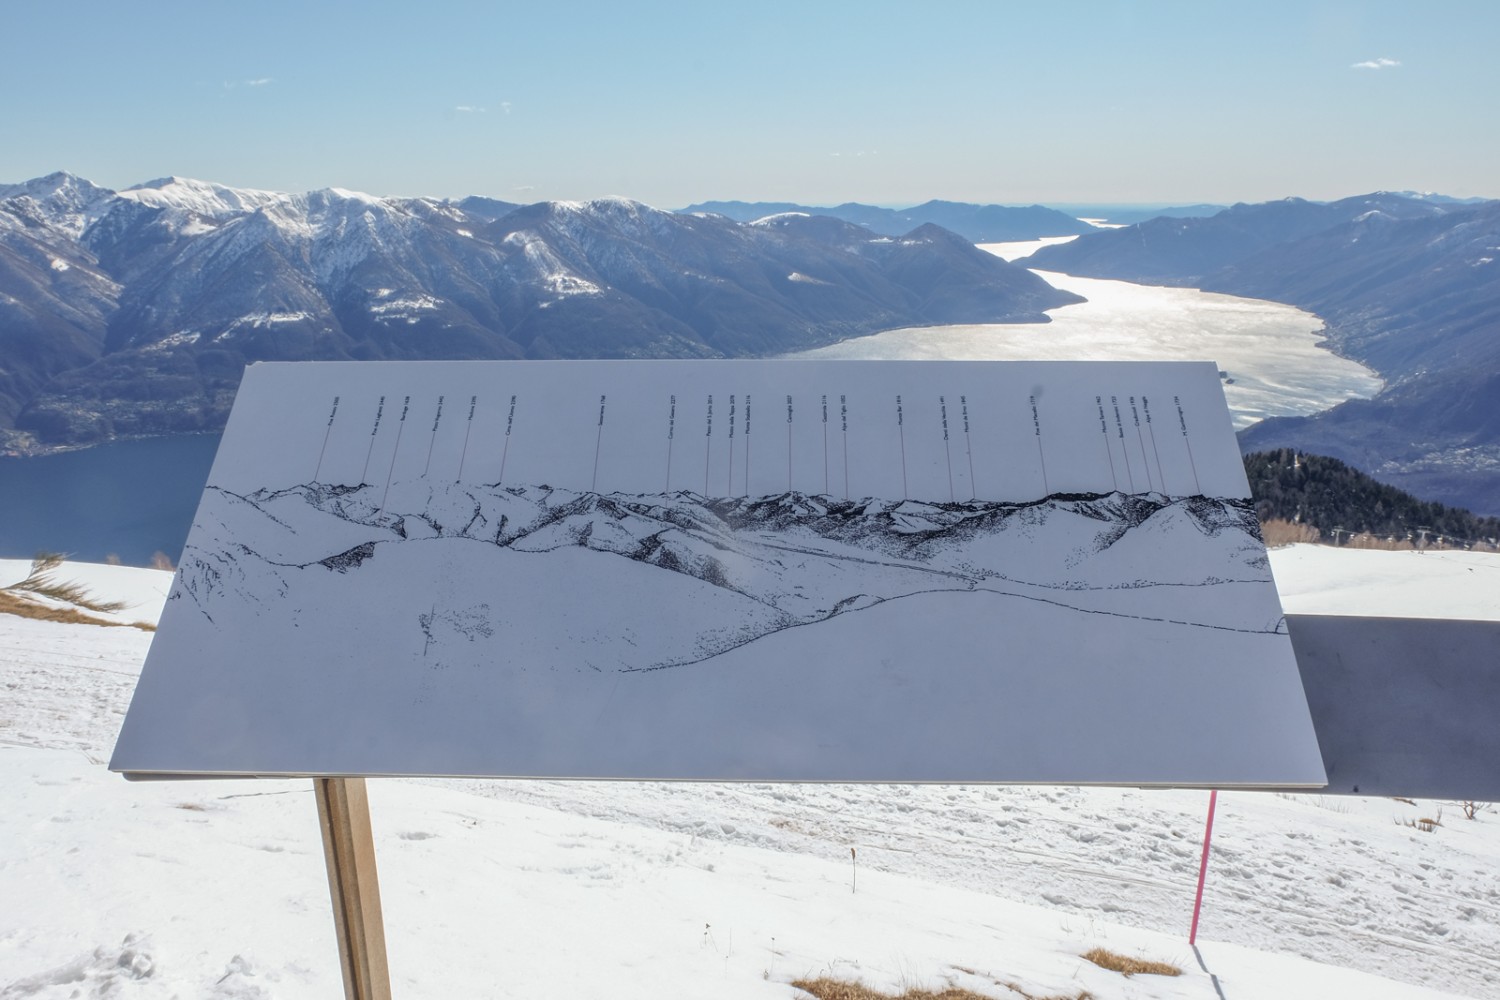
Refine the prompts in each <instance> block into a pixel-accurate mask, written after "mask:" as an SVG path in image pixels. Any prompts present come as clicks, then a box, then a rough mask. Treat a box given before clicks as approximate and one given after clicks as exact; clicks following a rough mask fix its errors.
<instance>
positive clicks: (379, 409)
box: [359, 396, 385, 486]
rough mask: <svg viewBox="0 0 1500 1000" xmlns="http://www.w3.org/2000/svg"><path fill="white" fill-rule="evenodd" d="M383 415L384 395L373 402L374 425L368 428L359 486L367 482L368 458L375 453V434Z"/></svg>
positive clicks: (377, 431)
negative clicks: (367, 443) (368, 439)
mask: <svg viewBox="0 0 1500 1000" xmlns="http://www.w3.org/2000/svg"><path fill="white" fill-rule="evenodd" d="M384 415H385V397H384V396H381V397H380V402H378V403H376V404H375V425H374V426H373V427H371V428H370V447H368V448H366V449H365V467H364V468H363V469H361V470H360V473H359V484H360V485H361V486H363V485H365V483H367V482H369V477H370V458H371V456H373V455H374V454H375V436H376V435H378V434H379V433H380V418H381V417H382V416H384Z"/></svg>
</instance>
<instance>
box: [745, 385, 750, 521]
mask: <svg viewBox="0 0 1500 1000" xmlns="http://www.w3.org/2000/svg"><path fill="white" fill-rule="evenodd" d="M749 495H750V394H749V393H748V392H747V393H745V496H749Z"/></svg>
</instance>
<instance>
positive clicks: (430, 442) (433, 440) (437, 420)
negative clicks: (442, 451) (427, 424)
mask: <svg viewBox="0 0 1500 1000" xmlns="http://www.w3.org/2000/svg"><path fill="white" fill-rule="evenodd" d="M444 398H445V397H443V396H439V397H438V404H437V413H436V414H434V415H433V418H432V436H431V437H429V438H428V439H427V464H426V465H424V466H422V478H423V479H426V478H427V473H429V472H431V471H432V449H433V448H434V447H436V445H437V432H438V425H439V424H441V423H442V422H443V399H444Z"/></svg>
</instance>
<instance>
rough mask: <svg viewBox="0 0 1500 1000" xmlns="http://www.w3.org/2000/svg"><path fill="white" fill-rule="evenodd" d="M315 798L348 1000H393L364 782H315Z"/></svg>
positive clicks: (353, 779) (357, 779) (322, 780)
mask: <svg viewBox="0 0 1500 1000" xmlns="http://www.w3.org/2000/svg"><path fill="white" fill-rule="evenodd" d="M313 792H314V793H315V794H316V795H317V798H318V825H319V826H321V827H322V830H323V858H324V860H325V861H326V862H327V865H328V891H329V893H330V894H331V895H332V896H333V922H334V926H335V928H336V929H337V932H338V938H339V965H340V966H341V967H342V970H343V974H344V1000H390V998H391V976H390V971H389V969H388V968H387V966H386V960H385V922H384V920H383V918H382V917H381V913H380V880H379V878H378V877H377V876H376V872H375V841H374V838H373V836H372V835H371V832H370V800H369V799H368V798H367V797H366V795H365V779H363V778H314V779H313Z"/></svg>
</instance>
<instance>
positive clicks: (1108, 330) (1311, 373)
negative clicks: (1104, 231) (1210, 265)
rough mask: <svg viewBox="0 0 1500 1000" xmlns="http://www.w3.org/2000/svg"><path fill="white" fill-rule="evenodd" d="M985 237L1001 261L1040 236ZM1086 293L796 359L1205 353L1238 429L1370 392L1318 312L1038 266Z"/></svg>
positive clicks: (1376, 383) (1187, 356) (1024, 251)
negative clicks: (1027, 318)
mask: <svg viewBox="0 0 1500 1000" xmlns="http://www.w3.org/2000/svg"><path fill="white" fill-rule="evenodd" d="M1067 239H1068V237H1053V238H1049V239H1045V240H1032V241H1028V242H1026V243H988V244H981V248H982V249H985V250H988V251H990V252H991V253H994V254H996V255H998V256H1000V257H1004V258H1006V259H1008V260H1011V259H1019V258H1021V257H1025V256H1027V255H1028V254H1030V253H1031V252H1032V251H1034V250H1036V249H1037V248H1039V247H1041V246H1043V245H1046V244H1048V243H1059V242H1066V241H1067ZM1037 273H1038V274H1040V275H1041V276H1042V277H1043V278H1045V279H1046V280H1047V281H1048V282H1049V283H1050V284H1052V285H1054V286H1056V287H1057V288H1062V289H1066V290H1067V291H1070V292H1077V293H1078V294H1079V295H1082V296H1084V297H1085V298H1087V299H1088V301H1087V302H1083V303H1080V304H1078V305H1072V306H1063V307H1062V308H1060V309H1053V310H1051V311H1050V312H1049V313H1048V315H1049V316H1050V317H1051V318H1052V322H1050V323H1047V324H1045V325H1039V324H1035V323H1022V324H988V325H961V326H939V327H915V328H907V329H900V330H887V331H885V332H884V333H877V334H874V335H872V336H868V337H857V338H854V339H852V340H846V341H844V342H842V343H839V344H833V345H831V346H829V347H823V348H819V349H817V350H815V351H805V352H802V353H800V354H797V355H794V357H799V358H843V359H890V360H924V359H946V360H973V361H982V360H994V361H1008V360H1048V361H1052V360H1056V361H1091V360H1099V361H1202V360H1209V361H1214V362H1216V363H1217V364H1218V366H1219V369H1220V370H1221V371H1223V372H1225V373H1226V376H1227V379H1232V380H1233V381H1232V382H1229V381H1227V380H1226V384H1225V386H1224V396H1225V398H1226V399H1227V400H1228V402H1229V409H1230V412H1231V413H1232V414H1233V416H1234V426H1235V429H1236V430H1240V429H1242V428H1245V427H1248V426H1250V425H1251V424H1253V423H1255V422H1256V421H1258V420H1262V419H1264V418H1266V417H1281V416H1305V415H1307V414H1311V413H1317V412H1320V411H1322V410H1325V409H1327V408H1329V407H1330V406H1336V405H1337V404H1339V403H1342V402H1344V401H1345V400H1347V399H1354V398H1368V397H1370V396H1373V395H1374V394H1375V393H1376V392H1378V391H1379V390H1380V387H1381V381H1380V378H1379V377H1378V376H1377V375H1376V374H1375V373H1374V372H1372V371H1370V370H1369V369H1368V368H1365V367H1364V366H1363V365H1360V364H1359V363H1358V362H1355V361H1350V360H1349V359H1347V358H1341V357H1339V356H1338V355H1336V354H1333V353H1332V352H1330V351H1328V350H1327V349H1325V348H1324V347H1322V346H1320V345H1321V343H1322V340H1323V338H1322V335H1321V331H1322V329H1323V321H1322V320H1320V319H1319V318H1318V317H1316V316H1314V315H1313V314H1312V313H1308V312H1303V311H1302V310H1300V309H1297V308H1296V307H1294V306H1289V305H1283V304H1281V303H1279V302H1267V301H1264V300H1261V299H1244V298H1239V297H1237V296H1233V295H1220V294H1218V293H1214V292H1201V291H1198V290H1197V289H1194V288H1164V287H1157V286H1154V285H1137V284H1134V283H1132V282H1129V281H1106V280H1102V279H1097V278H1075V277H1073V276H1072V275H1067V274H1061V273H1058V272H1054V271H1038V272H1037Z"/></svg>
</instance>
